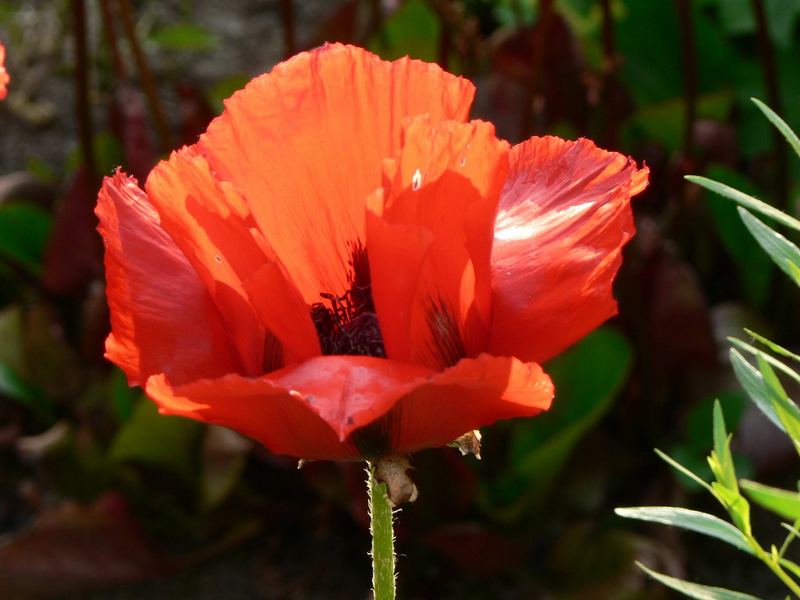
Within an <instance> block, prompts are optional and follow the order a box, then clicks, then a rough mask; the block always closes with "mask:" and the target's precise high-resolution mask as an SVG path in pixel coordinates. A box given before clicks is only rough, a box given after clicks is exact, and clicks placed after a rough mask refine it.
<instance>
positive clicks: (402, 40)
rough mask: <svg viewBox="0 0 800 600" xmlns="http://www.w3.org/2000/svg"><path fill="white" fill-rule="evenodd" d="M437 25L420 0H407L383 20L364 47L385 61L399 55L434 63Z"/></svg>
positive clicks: (431, 12) (432, 15) (437, 35)
mask: <svg viewBox="0 0 800 600" xmlns="http://www.w3.org/2000/svg"><path fill="white" fill-rule="evenodd" d="M441 29H442V27H441V24H440V23H439V18H438V17H437V16H436V13H434V12H433V10H431V9H430V8H429V7H428V5H427V4H426V3H424V2H421V1H420V0H409V1H408V2H405V3H404V4H403V5H402V6H401V7H400V8H398V9H397V10H396V11H395V12H394V13H393V14H392V16H391V17H389V18H388V19H387V20H386V22H385V23H384V26H383V28H382V29H381V30H380V31H379V32H378V33H377V34H376V35H374V36H373V37H372V39H371V40H370V41H369V45H368V48H369V50H371V51H372V52H374V53H375V54H378V55H380V56H381V57H382V58H385V59H387V60H394V59H397V58H401V57H403V56H406V55H408V56H410V57H411V58H418V59H420V60H424V61H427V62H435V61H436V59H437V58H438V54H439V40H440V38H441V35H442V32H441Z"/></svg>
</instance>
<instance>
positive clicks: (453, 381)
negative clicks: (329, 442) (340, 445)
mask: <svg viewBox="0 0 800 600" xmlns="http://www.w3.org/2000/svg"><path fill="white" fill-rule="evenodd" d="M552 399H553V383H552V381H551V380H550V377H548V376H547V374H545V373H544V372H543V371H542V368H541V367H540V366H539V365H537V364H535V363H524V362H521V361H519V360H517V359H516V358H510V357H498V356H490V355H488V354H481V355H479V356H478V357H477V358H474V359H471V358H467V359H464V360H462V361H460V362H459V363H458V364H456V365H455V366H454V367H451V368H449V369H446V370H445V371H443V372H441V373H438V374H436V375H435V376H434V377H432V378H431V379H430V380H429V381H427V382H424V383H421V384H420V385H419V386H418V387H416V388H415V389H414V390H413V391H412V392H410V393H408V394H406V395H405V396H403V397H402V398H401V399H400V400H398V401H397V403H396V404H395V406H394V408H393V410H392V411H391V412H390V413H389V414H388V416H387V417H388V418H386V419H384V420H383V423H385V424H388V430H389V437H390V439H391V446H392V448H393V450H394V452H396V453H398V454H404V453H410V452H415V451H417V450H421V449H423V448H435V447H438V446H444V445H445V444H447V443H449V442H451V441H453V440H454V439H456V438H457V437H458V436H460V435H462V434H464V433H466V432H468V431H472V430H473V429H478V428H480V427H483V426H485V425H491V424H492V423H495V422H496V421H499V420H501V419H511V418H514V417H531V416H534V415H537V414H539V413H540V412H542V411H544V410H547V409H548V408H550V403H551V401H552ZM351 437H353V436H351Z"/></svg>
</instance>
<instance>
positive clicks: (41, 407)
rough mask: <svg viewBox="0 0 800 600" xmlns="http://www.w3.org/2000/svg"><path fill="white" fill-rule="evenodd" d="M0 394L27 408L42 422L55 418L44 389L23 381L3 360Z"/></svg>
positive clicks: (51, 404) (0, 368) (0, 373)
mask: <svg viewBox="0 0 800 600" xmlns="http://www.w3.org/2000/svg"><path fill="white" fill-rule="evenodd" d="M0 395H2V396H5V397H7V398H10V399H11V400H14V401H16V402H17V403H18V404H20V405H22V406H24V407H25V408H27V409H29V410H30V411H31V412H32V413H33V414H34V415H35V416H36V418H38V419H39V420H41V421H42V422H44V423H51V422H53V421H54V420H55V406H54V405H53V403H52V401H51V400H50V399H49V398H48V397H47V395H46V394H45V393H44V391H43V390H41V389H40V388H39V387H38V386H35V385H33V384H30V383H28V382H26V381H23V380H22V379H21V378H20V377H19V376H18V375H17V374H16V372H14V370H13V369H12V368H11V367H10V366H9V365H7V364H6V363H4V362H0Z"/></svg>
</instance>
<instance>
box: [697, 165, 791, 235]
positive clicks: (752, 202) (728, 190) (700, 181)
mask: <svg viewBox="0 0 800 600" xmlns="http://www.w3.org/2000/svg"><path fill="white" fill-rule="evenodd" d="M685 179H686V180H687V181H691V182H692V183H695V184H697V185H699V186H700V187H704V188H706V189H707V190H711V191H712V192H715V193H717V194H719V195H720V196H725V197H726V198H730V199H731V200H733V201H734V202H736V203H737V204H740V205H742V206H744V207H745V208H749V209H750V210H753V211H755V212H757V213H761V214H762V215H765V216H767V217H770V218H772V219H775V220H776V221H778V222H779V223H782V224H783V225H786V226H787V227H791V228H792V229H794V230H796V231H800V221H798V220H797V219H795V218H794V217H791V216H789V215H787V214H786V213H784V212H781V211H780V210H778V209H777V208H775V207H774V206H770V205H769V204H767V203H766V202H762V201H761V200H759V199H758V198H754V197H753V196H749V195H748V194H745V193H742V192H740V191H739V190H737V189H735V188H732V187H730V186H727V185H725V184H724V183H720V182H718V181H713V180H712V179H708V178H706V177H699V176H697V175H686V177H685Z"/></svg>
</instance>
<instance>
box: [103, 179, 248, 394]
mask: <svg viewBox="0 0 800 600" xmlns="http://www.w3.org/2000/svg"><path fill="white" fill-rule="evenodd" d="M96 212H97V216H98V217H99V219H100V225H99V227H98V230H99V231H100V233H101V235H102V236H103V240H104V242H105V247H106V253H105V266H106V282H107V284H106V295H107V297H108V304H109V307H110V309H111V330H112V333H111V335H110V336H109V337H108V340H107V341H106V356H107V357H108V358H109V360H111V361H112V362H114V363H116V364H117V365H119V366H120V367H121V368H122V369H123V370H124V371H125V373H126V374H127V375H128V380H129V381H130V383H131V384H139V385H141V384H144V382H145V380H146V379H147V377H149V376H150V375H152V374H155V373H166V374H167V375H168V376H169V377H170V379H171V380H173V381H175V382H178V383H182V382H184V381H187V380H191V379H194V378H197V377H217V376H219V375H222V374H224V373H229V372H231V371H237V370H239V367H238V361H237V359H236V358H234V354H233V351H232V348H231V347H230V343H229V340H228V336H227V333H226V332H225V330H224V326H223V322H222V320H221V318H220V315H219V312H218V311H217V309H216V307H215V306H214V303H213V302H212V300H211V298H210V296H209V295H208V294H207V293H206V290H205V288H204V286H203V284H202V282H201V281H200V279H199V277H198V276H197V273H196V272H195V270H194V269H193V268H192V266H191V265H190V264H189V261H187V260H186V257H185V256H184V255H183V253H182V252H181V251H180V250H179V249H178V247H177V246H176V245H175V243H174V242H173V241H172V239H171V238H170V237H169V236H168V235H167V234H166V232H165V231H164V230H163V229H162V228H161V226H160V225H159V218H158V214H157V213H156V211H155V210H154V209H153V207H152V206H151V205H150V204H149V203H148V200H147V196H146V195H145V193H144V192H143V191H142V190H141V189H139V186H138V185H137V184H136V182H135V181H134V180H132V179H130V178H129V177H127V176H126V175H124V174H123V173H121V172H117V173H116V174H115V175H114V176H113V177H108V178H106V180H105V182H104V183H103V187H102V189H101V190H100V196H99V199H98V203H97V209H96Z"/></svg>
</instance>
